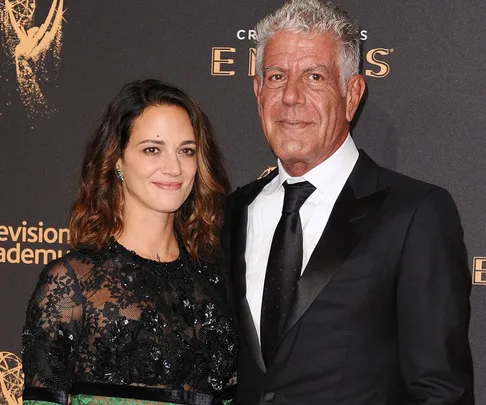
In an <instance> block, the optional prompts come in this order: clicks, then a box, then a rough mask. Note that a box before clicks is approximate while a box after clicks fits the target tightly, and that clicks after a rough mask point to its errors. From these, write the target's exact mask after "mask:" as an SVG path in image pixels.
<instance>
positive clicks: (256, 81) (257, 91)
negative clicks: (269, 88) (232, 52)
mask: <svg viewBox="0 0 486 405" xmlns="http://www.w3.org/2000/svg"><path fill="white" fill-rule="evenodd" d="M261 85H262V82H261V80H260V77H259V76H258V75H255V76H253V92H254V93H255V97H256V100H257V103H258V104H260V91H261Z"/></svg>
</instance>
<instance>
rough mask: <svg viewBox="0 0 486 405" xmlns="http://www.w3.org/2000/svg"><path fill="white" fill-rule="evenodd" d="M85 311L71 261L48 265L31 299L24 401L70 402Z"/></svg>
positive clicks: (25, 339)
mask: <svg viewBox="0 0 486 405" xmlns="http://www.w3.org/2000/svg"><path fill="white" fill-rule="evenodd" d="M83 312H84V311H83V296H82V294H81V291H80V288H79V284H78V282H77V279H76V276H75V274H74V271H73V268H72V267H71V266H70V264H69V261H55V262H53V263H51V264H49V265H48V266H47V267H46V268H45V269H44V270H43V271H42V273H41V275H40V278H39V282H38V283H37V286H36V288H35V291H34V293H33V295H32V297H31V299H30V301H29V305H28V308H27V320H26V324H25V327H24V331H23V334H22V356H23V371H24V376H25V385H24V393H23V399H24V401H26V400H29V402H30V403H32V402H31V401H48V402H55V403H61V404H62V403H66V402H67V397H68V392H69V389H70V386H71V384H72V380H73V372H74V359H75V353H76V351H77V348H78V342H79V336H80V333H81V330H82V328H81V326H82V321H83Z"/></svg>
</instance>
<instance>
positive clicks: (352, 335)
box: [222, 152, 474, 405]
mask: <svg viewBox="0 0 486 405" xmlns="http://www.w3.org/2000/svg"><path fill="white" fill-rule="evenodd" d="M276 175H277V173H276V171H275V172H273V173H271V174H270V175H269V176H267V177H265V178H263V179H260V180H257V181H255V182H253V183H250V184H249V185H247V186H245V187H243V188H241V189H238V190H237V191H235V192H234V193H233V194H232V195H231V196H230V197H229V200H228V206H227V209H226V220H225V226H224V229H223V237H222V243H223V250H224V253H225V257H226V260H227V264H228V266H229V269H230V276H229V278H230V289H231V291H230V293H231V295H232V300H233V304H234V312H235V317H236V320H237V324H238V326H239V331H240V335H241V350H240V354H239V360H238V402H237V403H238V404H241V405H247V404H248V405H250V404H267V403H269V402H272V403H274V404H278V405H297V404H306V405H307V404H308V405H334V404H343V405H365V404H366V405H368V404H369V405H401V404H407V405H412V404H414V405H415V404H417V405H418V404H422V405H439V404H441V405H445V404H448V405H453V404H454V405H459V404H461V405H470V404H473V403H474V399H473V379H472V362H471V355H470V348H469V342H468V324H469V294H470V288H471V287H470V286H471V281H470V271H469V268H468V264H467V255H466V249H465V246H464V242H463V232H462V228H461V224H460V220H459V216H458V213H457V210H456V207H455V204H454V202H453V201H452V198H451V196H450V195H449V193H448V192H447V191H445V190H444V189H442V188H439V187H437V186H433V185H430V184H426V183H423V182H420V181H418V180H414V179H411V178H409V177H406V176H403V175H400V174H398V173H395V172H393V171H390V170H387V169H385V168H382V167H380V166H378V165H377V164H376V163H374V162H373V161H372V160H371V159H370V158H369V157H368V156H366V154H364V153H363V152H360V157H359V159H358V162H357V164H356V166H355V168H354V169H353V172H352V173H351V175H350V177H349V179H348V181H347V183H346V184H345V186H344V188H343V190H342V192H341V194H340V196H339V198H338V200H337V201H336V204H335V206H334V208H333V211H332V213H331V216H330V219H329V221H328V224H327V226H326V227H325V230H324V232H323V234H322V236H321V238H320V240H319V242H318V244H317V246H316V248H315V250H314V252H313V254H312V256H311V258H310V260H309V263H308V265H307V267H306V268H305V271H304V273H303V274H302V276H301V278H300V280H299V282H298V285H297V290H296V296H295V298H294V301H293V302H292V304H291V309H290V312H289V315H288V318H287V321H286V324H285V326H284V329H283V332H282V333H281V335H280V336H276V337H275V338H276V339H277V340H278V342H279V346H278V348H277V351H276V354H275V357H274V359H273V360H272V361H270V362H269V364H265V363H264V361H263V358H262V354H261V350H260V345H259V341H258V338H257V334H256V331H255V327H254V324H253V320H252V316H251V313H250V309H249V306H248V302H247V300H246V280H245V275H246V274H245V273H246V264H245V247H246V231H247V208H248V205H249V204H250V203H251V202H252V201H253V200H254V199H255V197H256V196H257V195H258V194H259V193H260V191H261V190H262V188H263V187H264V186H265V185H266V184H267V183H268V182H269V181H270V180H271V179H272V178H274V177H275V176H276ZM269 232H273V230H269Z"/></svg>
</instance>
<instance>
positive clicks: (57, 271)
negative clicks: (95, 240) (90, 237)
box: [41, 246, 107, 279]
mask: <svg viewBox="0 0 486 405" xmlns="http://www.w3.org/2000/svg"><path fill="white" fill-rule="evenodd" d="M106 260H107V254H106V252H105V250H102V251H100V250H96V249H94V248H93V247H91V246H79V247H75V248H73V249H71V250H70V251H69V252H67V253H66V254H64V255H63V256H61V257H59V258H57V259H55V260H53V261H51V262H50V263H48V264H47V265H46V266H45V267H44V269H43V270H42V272H41V277H46V276H50V277H52V276H67V277H72V278H76V279H82V278H84V277H86V275H87V274H88V273H90V272H91V271H92V269H93V268H94V267H95V266H96V265H97V264H100V263H103V262H105V261H106ZM98 267H99V266H98Z"/></svg>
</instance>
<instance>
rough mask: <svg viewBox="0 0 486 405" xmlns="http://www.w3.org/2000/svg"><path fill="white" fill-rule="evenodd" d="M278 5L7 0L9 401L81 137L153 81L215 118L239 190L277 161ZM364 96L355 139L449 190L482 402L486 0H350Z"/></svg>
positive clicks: (3, 381)
mask: <svg viewBox="0 0 486 405" xmlns="http://www.w3.org/2000/svg"><path fill="white" fill-rule="evenodd" d="M282 4H283V1H282V0H252V1H250V0H239V1H216V0H206V1H196V0H192V1H188V0H145V1H135V0H103V1H99V0H83V1H74V0H0V42H1V47H0V90H1V91H0V404H8V405H13V404H20V403H21V398H20V395H21V385H22V375H21V360H20V356H21V353H20V351H21V347H20V336H21V331H22V326H23V322H24V316H25V309H26V305H27V300H28V298H29V296H30V294H31V292H32V290H33V288H34V285H35V283H36V281H37V278H38V274H39V272H40V270H41V269H42V267H43V266H44V265H45V264H46V263H48V262H49V261H50V260H52V259H54V258H56V257H59V256H61V255H63V254H64V253H65V252H66V251H67V250H69V245H68V244H67V241H68V240H69V233H68V230H67V229H66V226H67V213H68V210H69V207H70V204H71V202H72V200H73V198H74V196H75V193H76V190H77V179H78V173H79V169H80V163H81V156H82V152H83V147H84V144H85V142H86V140H87V138H88V136H89V135H90V133H91V132H92V131H93V130H94V128H95V125H96V121H97V119H98V118H99V116H100V115H101V112H102V110H103V109H104V107H105V106H106V104H107V103H108V101H109V100H110V99H111V98H112V97H113V96H114V95H115V94H116V93H117V92H118V91H119V89H120V88H121V86H122V85H123V84H124V83H126V82H129V81H133V80H137V79H145V78H159V79H163V80H165V81H168V82H171V83H174V84H176V85H178V86H180V87H182V88H183V89H184V90H186V91H187V92H188V93H190V94H191V95H193V96H194V97H195V98H196V99H197V100H198V101H199V103H200V104H201V105H202V107H203V109H204V110H205V111H206V113H207V114H208V115H209V117H210V118H211V120H212V122H213V124H214V127H215V129H216V132H217V135H218V139H219V143H220V144H221V147H222V149H223V152H224V154H225V158H226V163H227V168H228V172H229V174H230V177H231V181H232V185H233V187H236V186H239V185H243V184H245V183H247V182H249V181H251V180H252V179H254V178H256V177H257V176H258V175H259V174H260V173H261V172H262V171H263V170H264V169H266V168H267V167H269V166H272V165H274V164H275V159H274V157H273V155H272V153H271V151H270V150H269V148H268V147H267V145H266V143H265V141H264V138H263V135H262V132H261V128H260V124H259V119H258V116H257V108H256V103H255V101H254V97H253V90H252V76H253V74H254V72H255V51H254V48H253V47H254V44H253V42H252V38H253V36H254V31H253V28H254V25H255V23H256V22H257V21H258V20H259V19H260V18H261V17H262V16H264V15H266V14H267V13H268V12H270V11H272V10H274V9H276V8H278V7H279V6H280V5H282ZM340 4H341V6H342V7H343V8H344V9H346V10H348V11H349V12H350V13H351V15H353V16H354V17H356V18H357V19H358V21H359V22H360V26H361V39H362V41H363V51H364V52H363V74H364V76H365V77H366V81H367V85H368V89H367V93H366V97H365V101H364V103H363V105H362V108H361V109H360V113H359V117H358V119H357V120H356V123H355V126H354V129H353V136H354V138H355V141H356V143H357V144H358V146H359V147H361V148H364V149H365V150H367V152H368V153H369V154H370V155H371V156H372V157H373V158H374V159H375V160H376V161H378V162H379V163H381V164H382V165H384V166H386V167H389V168H392V169H396V170H398V171H400V172H403V173H405V174H408V175H410V176H413V177H417V178H420V179H422V180H425V181H429V182H432V183H436V184H439V185H441V186H443V187H445V188H447V189H448V190H449V191H450V192H451V193H452V195H453V197H454V198H455V200H456V202H457V205H458V207H459V211H460V213H461V216H462V221H463V225H464V230H465V238H466V243H467V247H468V251H469V260H470V266H471V272H472V278H473V287H472V295H471V304H472V318H471V332H470V336H471V344H472V350H473V357H474V363H475V381H476V385H475V389H476V397H477V404H480V405H481V404H486V336H485V331H486V210H485V208H486V204H485V197H486V180H485V178H486V176H485V174H486V152H485V151H486V138H485V137H484V132H485V130H486V88H485V85H484V78H485V77H486V52H485V51H486V41H485V38H486V24H484V21H485V20H486V5H485V2H484V1H482V0H476V1H473V0H462V1H454V2H453V1H447V0H446V1H444V0H429V1H426V2H424V1H413V0H409V1H401V2H399V1H386V2H384V1H378V0H349V1H348V0H346V1H345V0H343V1H341V3H340Z"/></svg>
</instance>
